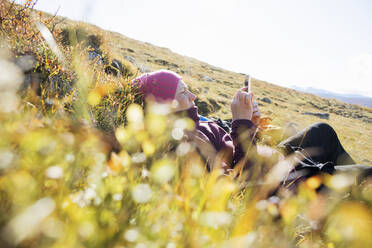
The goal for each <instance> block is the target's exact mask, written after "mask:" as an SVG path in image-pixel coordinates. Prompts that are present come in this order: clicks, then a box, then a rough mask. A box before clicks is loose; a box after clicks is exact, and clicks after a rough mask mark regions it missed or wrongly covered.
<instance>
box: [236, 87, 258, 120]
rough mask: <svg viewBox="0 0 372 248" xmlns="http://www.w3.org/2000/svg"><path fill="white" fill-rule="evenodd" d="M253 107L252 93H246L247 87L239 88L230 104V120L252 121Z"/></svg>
mask: <svg viewBox="0 0 372 248" xmlns="http://www.w3.org/2000/svg"><path fill="white" fill-rule="evenodd" d="M253 106H254V104H253V93H252V92H250V93H248V92H247V87H243V88H241V89H240V90H238V92H236V94H235V96H234V97H233V99H232V102H231V114H232V120H233V121H234V120H239V119H246V120H252V117H253V112H254V109H253ZM257 109H258V107H257Z"/></svg>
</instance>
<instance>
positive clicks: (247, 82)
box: [244, 75, 251, 92]
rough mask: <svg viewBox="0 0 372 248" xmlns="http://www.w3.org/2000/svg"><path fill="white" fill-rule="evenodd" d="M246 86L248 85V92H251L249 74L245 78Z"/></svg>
mask: <svg viewBox="0 0 372 248" xmlns="http://www.w3.org/2000/svg"><path fill="white" fill-rule="evenodd" d="M244 87H247V92H251V75H247V76H246V78H245V80H244Z"/></svg>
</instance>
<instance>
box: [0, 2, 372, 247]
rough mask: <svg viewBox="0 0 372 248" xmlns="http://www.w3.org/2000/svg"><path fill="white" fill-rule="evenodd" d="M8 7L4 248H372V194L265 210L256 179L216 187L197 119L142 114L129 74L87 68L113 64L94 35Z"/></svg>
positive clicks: (362, 191) (226, 180)
mask: <svg viewBox="0 0 372 248" xmlns="http://www.w3.org/2000/svg"><path fill="white" fill-rule="evenodd" d="M0 4H1V8H0V14H1V16H0V22H1V23H0V24H1V36H2V37H1V39H2V41H1V42H2V43H1V51H0V53H1V57H0V63H1V66H0V88H1V93H0V112H1V115H0V137H1V139H0V196H1V198H0V246H1V247H167V248H173V247H273V246H275V247H371V246H372V237H371V236H370V235H369V233H370V231H371V230H372V211H371V204H372V182H368V181H367V182H364V183H363V184H362V185H355V184H354V181H353V178H351V177H349V176H347V175H337V176H329V175H328V176H327V175H322V176H315V177H311V178H309V179H307V180H306V181H304V182H303V183H301V184H300V185H299V187H298V189H297V191H296V192H295V193H294V192H293V191H287V190H285V189H282V190H281V191H280V192H279V193H278V194H277V195H276V196H271V197H270V196H269V195H267V194H266V193H267V189H266V188H265V187H268V186H265V185H264V184H259V183H257V182H258V181H259V180H260V178H257V179H256V178H255V179H254V180H253V178H252V179H251V181H248V182H246V181H245V180H243V179H240V178H236V177H234V176H227V175H223V174H222V172H221V171H220V170H218V169H215V170H213V171H212V172H209V173H207V172H206V170H205V168H206V166H205V163H204V161H203V160H202V159H201V158H200V157H199V156H198V153H197V152H196V151H195V148H194V147H193V145H192V144H190V143H187V142H185V141H183V140H182V136H183V134H184V133H185V132H187V131H188V130H191V129H192V128H193V123H192V122H191V121H190V120H189V119H187V118H183V117H180V116H171V115H170V114H169V106H166V105H148V106H147V109H146V114H145V113H144V111H143V107H142V106H140V105H138V104H136V102H137V103H140V102H141V101H140V100H139V99H138V96H137V95H136V91H135V89H133V88H132V87H131V86H130V84H129V80H130V79H131V78H132V77H133V76H134V75H136V72H135V70H134V69H133V68H131V67H130V66H129V65H128V66H127V67H126V70H124V71H125V73H124V74H119V75H112V74H107V73H105V66H104V63H107V61H106V62H105V60H110V58H109V55H105V56H104V57H106V58H105V59H102V60H99V58H96V59H91V60H89V59H88V58H89V55H90V52H91V51H92V49H93V50H94V49H98V48H100V49H102V50H103V52H104V51H105V50H104V48H101V47H104V41H102V38H99V36H97V34H95V33H93V34H94V35H93V34H90V32H94V31H90V30H83V29H79V28H75V27H70V28H68V29H62V30H59V29H57V25H56V22H57V21H56V20H55V17H43V16H42V14H41V13H38V12H35V11H33V10H32V7H33V4H34V2H33V1H27V2H26V4H25V6H19V5H15V4H13V3H10V2H7V1H4V0H1V2H0ZM43 27H46V28H47V29H48V30H49V31H48V32H50V34H52V35H53V36H54V37H55V39H56V40H57V43H55V44H53V41H54V39H53V40H50V36H48V32H47V31H46V30H45V29H43ZM81 30H83V31H81ZM53 36H51V37H52V38H53ZM48 37H49V38H48ZM66 37H68V39H67V40H66ZM84 37H85V38H84ZM48 39H49V40H48ZM102 43H103V44H102ZM96 51H97V50H96ZM101 55H103V54H101ZM26 59H30V60H31V62H30V61H28V62H29V63H30V65H29V66H27V65H28V64H27V61H26ZM106 72H107V71H106ZM110 137H111V138H110ZM114 141H118V142H119V143H120V144H114V143H115V142H114ZM120 147H121V148H120ZM113 151H116V152H113ZM257 166H260V165H259V164H258V165H257ZM321 184H324V185H326V186H327V187H328V188H329V191H328V192H327V193H322V194H318V193H317V189H318V188H319V186H320V185H321ZM265 192H266V193H265Z"/></svg>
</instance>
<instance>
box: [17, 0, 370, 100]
mask: <svg viewBox="0 0 372 248" xmlns="http://www.w3.org/2000/svg"><path fill="white" fill-rule="evenodd" d="M18 2H23V1H18ZM36 8H37V9H40V10H44V11H47V12H51V13H54V12H55V11H56V10H57V9H58V8H60V9H59V12H58V14H59V15H62V16H67V17H69V18H71V19H74V20H82V21H85V22H89V23H93V24H95V25H97V26H100V27H102V28H104V29H108V30H112V31H116V32H119V33H121V34H124V35H125V36H128V37H130V38H134V39H137V40H141V41H145V42H150V43H152V44H154V45H157V46H162V47H167V48H170V49H171V50H172V51H174V52H177V53H179V54H182V55H187V56H191V57H194V58H196V59H199V60H202V61H205V62H207V63H209V64H212V65H215V66H218V67H222V68H224V69H229V70H232V71H235V72H242V73H248V74H251V75H252V76H253V77H255V78H258V79H261V80H265V81H268V82H271V83H275V84H279V85H284V86H291V85H297V86H312V87H316V88H322V89H327V90H331V91H336V92H342V93H344V92H348V93H360V94H364V95H369V96H372V15H371V13H372V1H370V0H307V1H305V0H179V1H177V0H101V1H98V0H80V1H79V0H39V1H38V3H37V5H36Z"/></svg>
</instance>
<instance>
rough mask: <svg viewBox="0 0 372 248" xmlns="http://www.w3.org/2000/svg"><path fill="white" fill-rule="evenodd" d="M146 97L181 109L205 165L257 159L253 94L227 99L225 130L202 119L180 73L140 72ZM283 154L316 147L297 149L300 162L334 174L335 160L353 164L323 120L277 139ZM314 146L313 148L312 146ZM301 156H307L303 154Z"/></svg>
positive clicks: (236, 164) (241, 164) (140, 84)
mask: <svg viewBox="0 0 372 248" xmlns="http://www.w3.org/2000/svg"><path fill="white" fill-rule="evenodd" d="M134 83H135V84H136V85H138V87H139V91H140V92H141V93H143V94H144V96H145V97H146V98H152V99H153V100H154V101H156V102H159V103H164V102H172V101H173V102H176V104H175V107H174V108H173V111H174V112H175V113H176V114H179V113H184V114H186V115H187V116H188V117H189V118H191V119H192V120H193V121H194V122H195V130H194V131H193V132H191V133H188V134H187V136H188V139H189V140H190V141H193V142H194V143H195V145H196V147H197V150H198V151H199V153H200V154H201V155H202V156H203V157H204V158H205V159H206V161H207V169H208V170H211V169H212V168H216V166H217V167H221V168H223V169H224V170H225V171H227V170H229V169H234V168H237V167H238V168H244V170H248V171H249V170H250V169H251V168H252V166H253V165H255V164H256V163H257V161H256V159H257V146H256V136H255V134H256V130H257V125H258V123H259V119H260V111H259V109H258V105H257V103H255V102H254V101H253V94H252V93H248V92H246V89H244V88H242V89H240V90H238V91H237V92H236V94H235V95H234V97H233V99H232V102H231V114H232V126H231V133H227V132H226V131H225V130H224V129H222V128H221V127H220V126H218V125H217V124H216V123H215V122H213V121H201V120H200V116H199V114H198V108H197V106H196V105H195V103H194V100H195V98H196V96H195V95H194V94H193V93H191V92H190V91H189V89H188V87H187V85H186V83H185V82H184V81H183V80H182V77H181V76H180V75H178V74H176V73H174V72H172V71H168V70H160V71H155V72H152V73H147V74H143V75H141V76H140V77H138V78H136V79H135V80H134ZM279 147H280V148H282V151H283V153H284V154H285V155H288V154H291V153H293V152H295V151H303V150H304V149H308V148H315V149H316V153H313V155H312V156H309V154H305V152H306V151H304V152H303V153H302V154H303V155H304V156H303V157H304V158H303V160H304V161H303V162H299V163H300V164H299V165H300V166H302V167H304V166H305V167H307V166H308V167H312V168H315V171H317V172H319V171H324V172H328V173H333V171H334V168H335V165H347V164H355V162H354V160H353V159H352V158H351V157H350V155H349V154H348V153H347V152H346V151H345V150H344V148H343V147H342V145H341V143H340V141H339V139H338V137H337V134H336V133H335V131H334V130H333V128H332V127H331V126H329V125H328V124H326V123H317V124H314V125H312V126H310V127H309V128H307V129H305V130H303V131H302V132H300V133H298V134H296V135H294V136H292V137H290V138H288V139H287V140H285V141H283V142H282V143H280V144H279ZM313 150H314V149H313ZM305 155H306V156H305Z"/></svg>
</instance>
